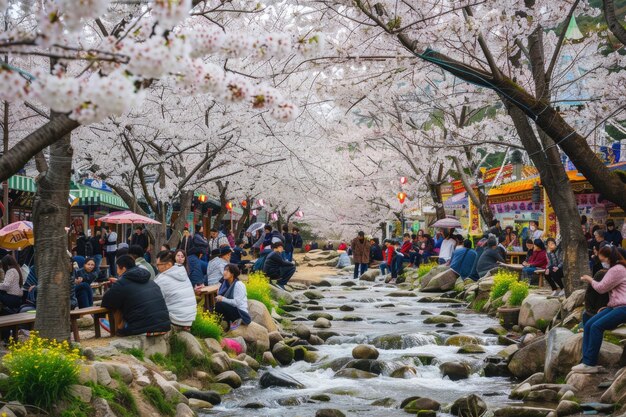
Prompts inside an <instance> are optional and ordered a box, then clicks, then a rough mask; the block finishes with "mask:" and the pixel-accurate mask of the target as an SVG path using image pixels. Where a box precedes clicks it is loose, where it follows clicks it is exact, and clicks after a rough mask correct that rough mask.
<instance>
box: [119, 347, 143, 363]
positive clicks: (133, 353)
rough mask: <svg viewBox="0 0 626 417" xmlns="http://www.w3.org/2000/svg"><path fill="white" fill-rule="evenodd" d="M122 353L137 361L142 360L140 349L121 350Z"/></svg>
mask: <svg viewBox="0 0 626 417" xmlns="http://www.w3.org/2000/svg"><path fill="white" fill-rule="evenodd" d="M122 353H126V354H129V355H131V356H134V357H136V358H137V359H139V360H140V361H143V360H144V353H143V350H142V349H140V348H127V349H122Z"/></svg>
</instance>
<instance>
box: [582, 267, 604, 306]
mask: <svg viewBox="0 0 626 417" xmlns="http://www.w3.org/2000/svg"><path fill="white" fill-rule="evenodd" d="M604 274H606V269H601V270H600V271H598V272H596V273H595V275H594V276H593V280H594V281H597V282H600V281H602V279H603V278H604ZM608 303H609V293H606V294H600V293H598V292H597V291H596V290H594V289H593V287H592V286H591V285H590V284H588V285H587V289H586V290H585V311H586V312H587V314H589V315H592V316H593V315H595V314H597V313H598V310H600V309H601V308H603V307H606V305H607V304H608Z"/></svg>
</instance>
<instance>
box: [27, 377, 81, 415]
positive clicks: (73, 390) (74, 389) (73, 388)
mask: <svg viewBox="0 0 626 417" xmlns="http://www.w3.org/2000/svg"><path fill="white" fill-rule="evenodd" d="M68 393H69V395H70V396H72V397H74V398H77V399H78V400H80V401H82V402H84V403H90V402H91V397H92V395H93V392H92V391H91V388H90V387H86V386H84V385H78V384H75V385H70V386H69V392H68ZM24 415H26V413H24Z"/></svg>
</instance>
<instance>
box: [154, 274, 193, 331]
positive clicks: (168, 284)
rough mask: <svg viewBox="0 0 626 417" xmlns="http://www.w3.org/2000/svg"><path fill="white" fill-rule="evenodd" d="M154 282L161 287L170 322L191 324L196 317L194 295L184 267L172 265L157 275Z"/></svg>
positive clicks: (181, 324)
mask: <svg viewBox="0 0 626 417" xmlns="http://www.w3.org/2000/svg"><path fill="white" fill-rule="evenodd" d="M154 282H155V283H156V284H157V285H158V286H159V287H160V288H161V292H162V293H163V298H165V304H166V305H167V310H168V311H169V313H170V321H171V322H172V324H176V325H178V326H191V324H192V323H193V321H194V320H195V319H196V309H197V306H196V295H195V294H194V292H193V287H192V286H191V281H189V277H188V276H187V271H186V270H185V268H184V267H182V266H176V265H174V266H173V267H171V268H170V269H168V270H167V271H165V272H163V273H161V274H159V275H157V277H156V278H155V280H154Z"/></svg>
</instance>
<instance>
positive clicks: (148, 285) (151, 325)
mask: <svg viewBox="0 0 626 417" xmlns="http://www.w3.org/2000/svg"><path fill="white" fill-rule="evenodd" d="M115 264H116V266H117V276H119V277H120V278H119V279H118V280H117V281H116V282H115V283H114V284H113V285H112V286H111V288H110V289H109V290H108V291H107V292H105V293H104V296H103V297H102V307H105V308H108V309H110V310H114V311H115V312H118V313H120V314H118V315H117V316H120V315H121V317H122V318H123V320H124V323H123V324H121V323H116V326H118V327H117V333H118V334H119V335H121V336H130V335H138V334H144V333H160V332H168V331H169V330H170V316H169V313H168V310H167V305H166V304H165V299H164V298H163V294H162V293H161V289H160V288H159V286H158V285H157V284H155V283H154V282H153V281H150V273H148V271H146V270H145V269H143V268H138V267H137V266H135V261H134V260H133V258H132V257H131V256H129V255H124V256H121V257H120V258H118V259H117V261H116V263H115ZM102 321H104V320H102ZM102 321H101V324H102V327H105V329H106V327H107V324H108V323H106V321H104V323H102Z"/></svg>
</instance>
